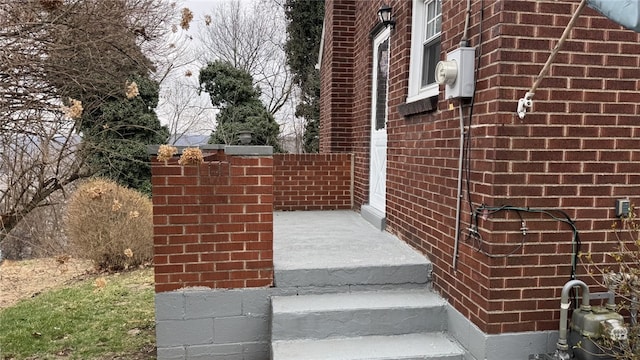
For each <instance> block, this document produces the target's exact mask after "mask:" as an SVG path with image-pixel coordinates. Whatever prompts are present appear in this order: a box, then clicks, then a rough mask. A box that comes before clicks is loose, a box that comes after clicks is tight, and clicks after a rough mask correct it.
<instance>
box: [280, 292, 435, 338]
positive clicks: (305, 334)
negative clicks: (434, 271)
mask: <svg viewBox="0 0 640 360" xmlns="http://www.w3.org/2000/svg"><path fill="white" fill-rule="evenodd" d="M271 304H272V316H271V319H272V326H271V338H272V341H277V340H294V339H304V338H311V339H325V338H331V337H346V336H369V335H400V334H409V333H425V332H439V331H444V330H446V321H447V320H446V307H445V304H446V302H445V301H444V299H442V298H441V297H439V296H438V295H437V294H435V293H433V292H431V291H429V290H415V289H414V290H384V291H361V292H351V293H336V294H316V295H299V296H275V297H273V298H272V299H271Z"/></svg>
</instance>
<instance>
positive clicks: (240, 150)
mask: <svg viewBox="0 0 640 360" xmlns="http://www.w3.org/2000/svg"><path fill="white" fill-rule="evenodd" d="M224 153H225V154H227V155H240V156H242V155H244V156H251V155H254V156H255V155H272V154H273V147H272V146H254V145H226V146H225V147H224Z"/></svg>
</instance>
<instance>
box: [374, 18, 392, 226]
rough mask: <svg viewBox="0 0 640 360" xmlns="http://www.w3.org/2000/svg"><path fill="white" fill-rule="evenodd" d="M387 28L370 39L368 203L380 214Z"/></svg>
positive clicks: (384, 189) (383, 184)
mask: <svg viewBox="0 0 640 360" xmlns="http://www.w3.org/2000/svg"><path fill="white" fill-rule="evenodd" d="M389 32H390V31H389V29H388V28H387V29H385V30H384V31H382V32H381V33H379V34H378V35H377V36H376V37H375V38H374V41H373V74H372V86H371V89H372V93H371V151H370V158H371V162H370V164H369V205H370V206H372V207H373V208H375V209H376V210H378V211H380V212H382V214H383V215H384V214H385V213H386V211H385V205H386V193H387V186H386V181H387V129H386V127H387V108H388V107H387V84H388V79H389Z"/></svg>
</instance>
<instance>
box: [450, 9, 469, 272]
mask: <svg viewBox="0 0 640 360" xmlns="http://www.w3.org/2000/svg"><path fill="white" fill-rule="evenodd" d="M470 18H471V0H467V16H465V19H464V32H463V33H462V38H460V47H467V46H469V39H468V33H469V20H470ZM464 136H465V135H464V116H463V115H462V100H461V101H460V146H459V150H460V153H459V155H458V194H457V197H456V230H455V231H456V235H455V240H454V245H453V260H452V266H453V271H455V270H456V269H457V267H458V247H459V245H460V217H461V213H462V167H463V162H464V157H463V153H464Z"/></svg>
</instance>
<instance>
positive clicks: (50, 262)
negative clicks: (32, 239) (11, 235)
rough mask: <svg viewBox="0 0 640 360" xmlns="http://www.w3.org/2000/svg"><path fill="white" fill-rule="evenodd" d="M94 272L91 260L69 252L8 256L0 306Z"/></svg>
mask: <svg viewBox="0 0 640 360" xmlns="http://www.w3.org/2000/svg"><path fill="white" fill-rule="evenodd" d="M91 272H93V263H92V262H91V261H89V260H80V259H74V258H71V257H67V256H59V257H55V258H43V259H34V260H26V261H11V260H5V261H4V262H3V263H2V265H0V294H2V296H0V309H4V308H6V307H9V306H12V305H15V304H16V303H17V302H18V301H20V300H22V299H28V298H31V297H34V296H36V295H38V294H40V293H42V292H44V291H47V290H51V289H55V288H59V287H61V286H63V285H65V284H67V283H69V281H71V280H73V279H76V278H78V277H83V276H84V275H86V274H89V273H91Z"/></svg>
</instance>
